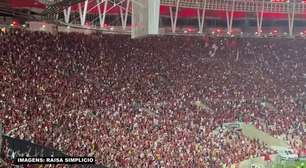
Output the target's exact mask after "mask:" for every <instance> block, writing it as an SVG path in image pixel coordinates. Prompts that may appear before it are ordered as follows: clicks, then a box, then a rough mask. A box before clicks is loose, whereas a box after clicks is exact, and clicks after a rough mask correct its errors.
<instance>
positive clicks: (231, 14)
mask: <svg viewBox="0 0 306 168" xmlns="http://www.w3.org/2000/svg"><path fill="white" fill-rule="evenodd" d="M234 9H235V0H233V3H232V8H231V11H230V12H229V11H228V9H227V11H226V23H227V33H229V34H231V33H232V27H233V18H234Z"/></svg>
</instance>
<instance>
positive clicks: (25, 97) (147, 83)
mask: <svg viewBox="0 0 306 168" xmlns="http://www.w3.org/2000/svg"><path fill="white" fill-rule="evenodd" d="M174 42H175V43H174ZM305 46H306V41H305V40H298V39H283V40H278V39H267V38H262V39H261V38H243V39H240V38H226V37H222V38H217V37H216V38H206V37H189V36H161V37H151V38H147V39H139V40H131V39H130V37H129V36H126V35H104V34H103V35H102V34H91V35H83V34H77V33H70V34H64V33H59V34H57V35H51V34H48V33H44V32H27V31H23V30H10V31H8V32H6V33H1V34H0V55H1V57H0V107H1V108H0V119H1V120H2V121H3V128H4V133H8V132H10V133H11V135H12V137H15V138H19V139H24V140H29V141H31V142H33V143H36V144H40V145H43V146H45V147H48V148H53V149H58V150H60V151H63V152H64V153H66V154H68V155H71V156H84V155H86V156H95V157H96V160H97V163H99V164H103V165H105V166H108V167H133V168H135V167H207V168H216V167H226V166H231V165H234V164H238V163H239V162H240V161H243V160H245V159H248V158H251V157H258V156H266V155H267V154H269V153H273V151H270V150H269V149H268V148H267V147H266V146H265V145H264V144H261V143H260V142H259V141H258V140H256V139H248V138H246V137H245V136H244V135H243V134H242V133H241V132H240V131H237V130H231V129H225V128H223V127H222V124H223V123H231V122H236V121H240V122H244V123H248V124H252V125H254V126H256V127H257V128H258V129H260V130H263V131H265V132H267V133H270V134H271V135H273V136H274V137H277V138H282V139H284V140H286V141H287V142H288V144H289V145H290V146H291V147H292V148H294V149H296V150H301V149H305V120H306V117H305V109H302V108H300V107H299V104H298V103H297V101H296V100H297V99H299V98H300V97H303V96H304V95H305V80H306V79H305V74H304V73H305V67H306V66H305V57H304V54H305V50H306V48H305ZM195 102H200V103H198V104H203V108H198V107H197V106H196V105H195V104H196V103H195ZM23 125H25V126H23ZM21 126H22V127H21ZM220 127H221V128H220ZM216 128H219V129H218V131H215V130H216ZM11 130H15V131H11ZM5 148H6V146H4V147H3V152H2V153H3V156H7V153H6V150H5ZM5 160H6V161H7V162H8V164H11V163H10V161H9V160H8V159H7V158H5ZM57 167H60V166H57Z"/></svg>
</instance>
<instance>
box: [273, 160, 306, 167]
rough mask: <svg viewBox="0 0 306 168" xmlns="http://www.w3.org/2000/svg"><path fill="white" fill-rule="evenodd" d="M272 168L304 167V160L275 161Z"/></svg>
mask: <svg viewBox="0 0 306 168" xmlns="http://www.w3.org/2000/svg"><path fill="white" fill-rule="evenodd" d="M272 167H273V168H306V161H295V162H294V161H288V162H283V163H276V164H274V165H273V166H272Z"/></svg>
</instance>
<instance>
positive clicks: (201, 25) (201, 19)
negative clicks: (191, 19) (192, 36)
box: [197, 0, 206, 33]
mask: <svg viewBox="0 0 306 168" xmlns="http://www.w3.org/2000/svg"><path fill="white" fill-rule="evenodd" d="M203 3H204V7H203V9H202V15H201V13H200V12H201V9H200V7H199V8H198V10H197V12H198V24H199V33H203V28H204V21H205V12H206V0H204V2H203Z"/></svg>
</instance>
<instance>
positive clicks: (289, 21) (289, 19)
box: [288, 2, 295, 37]
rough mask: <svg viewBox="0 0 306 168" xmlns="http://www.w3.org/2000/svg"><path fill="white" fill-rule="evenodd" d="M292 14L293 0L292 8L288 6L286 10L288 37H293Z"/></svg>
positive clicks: (293, 9) (293, 8)
mask: <svg viewBox="0 0 306 168" xmlns="http://www.w3.org/2000/svg"><path fill="white" fill-rule="evenodd" d="M291 10H292V11H291ZM294 15H295V2H294V3H293V6H292V8H290V6H289V10H288V27H289V36H290V37H293V27H294Z"/></svg>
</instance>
